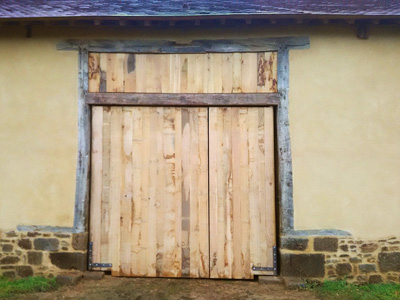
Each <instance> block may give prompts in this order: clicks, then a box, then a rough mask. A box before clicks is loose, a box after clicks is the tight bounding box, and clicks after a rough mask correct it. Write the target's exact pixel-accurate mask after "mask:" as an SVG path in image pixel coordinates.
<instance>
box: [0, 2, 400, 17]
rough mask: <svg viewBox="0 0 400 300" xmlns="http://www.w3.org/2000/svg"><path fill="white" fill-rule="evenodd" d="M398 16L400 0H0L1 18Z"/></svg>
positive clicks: (399, 14)
mask: <svg viewBox="0 0 400 300" xmlns="http://www.w3.org/2000/svg"><path fill="white" fill-rule="evenodd" d="M220 15H305V16H306V15H340V16H342V15H353V16H354V15H355V16H357V15H358V16H400V0H368V1H367V0H332V1H327V0H230V1H229V0H196V1H194V0H186V1H185V0H169V1H168V0H30V1H27V0H0V18H45V17H117V16H127V17H144V16H147V17H166V16H175V17H185V16H220Z"/></svg>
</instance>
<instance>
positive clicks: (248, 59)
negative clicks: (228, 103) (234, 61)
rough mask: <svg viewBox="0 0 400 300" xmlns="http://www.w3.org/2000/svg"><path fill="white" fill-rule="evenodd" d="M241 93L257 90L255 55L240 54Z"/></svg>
mask: <svg viewBox="0 0 400 300" xmlns="http://www.w3.org/2000/svg"><path fill="white" fill-rule="evenodd" d="M241 88H242V92H243V93H255V92H256V90H257V53H242V86H241Z"/></svg>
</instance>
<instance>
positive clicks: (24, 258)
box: [0, 231, 88, 278]
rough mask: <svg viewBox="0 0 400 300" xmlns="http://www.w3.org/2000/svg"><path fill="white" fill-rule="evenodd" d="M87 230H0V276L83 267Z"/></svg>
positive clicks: (44, 273)
mask: <svg viewBox="0 0 400 300" xmlns="http://www.w3.org/2000/svg"><path fill="white" fill-rule="evenodd" d="M87 243H88V234H87V233H53V232H37V231H32V232H23V231H10V232H5V233H2V232H0V276H4V277H8V278H16V277H28V276H44V277H53V276H55V275H57V274H59V273H62V272H65V271H71V270H78V271H85V270H86V268H87Z"/></svg>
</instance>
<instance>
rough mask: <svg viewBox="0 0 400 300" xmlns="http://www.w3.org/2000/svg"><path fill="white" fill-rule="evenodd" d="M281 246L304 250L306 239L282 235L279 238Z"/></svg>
mask: <svg viewBox="0 0 400 300" xmlns="http://www.w3.org/2000/svg"><path fill="white" fill-rule="evenodd" d="M281 248H282V249H288V250H295V251H304V250H306V249H307V248H308V239H304V238H293V237H283V238H282V239H281Z"/></svg>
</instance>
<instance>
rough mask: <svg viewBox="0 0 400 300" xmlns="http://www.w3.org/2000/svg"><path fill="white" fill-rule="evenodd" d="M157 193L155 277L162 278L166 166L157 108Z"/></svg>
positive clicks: (160, 114)
mask: <svg viewBox="0 0 400 300" xmlns="http://www.w3.org/2000/svg"><path fill="white" fill-rule="evenodd" d="M156 111H157V130H156V134H157V152H156V153H157V171H158V172H157V193H156V199H157V201H156V208H157V222H156V228H157V236H156V237H157V243H156V247H157V255H156V276H162V275H163V274H164V257H166V255H165V247H164V226H167V225H168V224H166V222H167V220H165V214H166V212H165V211H166V208H167V207H166V201H167V199H166V198H165V191H164V190H165V185H166V184H165V182H166V178H165V177H166V176H165V173H166V166H165V160H164V108H162V107H157V108H156Z"/></svg>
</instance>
